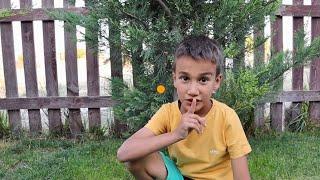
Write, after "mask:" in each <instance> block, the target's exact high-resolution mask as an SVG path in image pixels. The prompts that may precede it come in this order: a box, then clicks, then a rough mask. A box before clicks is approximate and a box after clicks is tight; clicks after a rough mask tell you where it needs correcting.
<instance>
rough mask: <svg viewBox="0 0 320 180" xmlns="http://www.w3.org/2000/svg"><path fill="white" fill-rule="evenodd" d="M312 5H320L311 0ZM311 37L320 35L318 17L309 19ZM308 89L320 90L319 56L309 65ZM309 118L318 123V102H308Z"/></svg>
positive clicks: (319, 119)
mask: <svg viewBox="0 0 320 180" xmlns="http://www.w3.org/2000/svg"><path fill="white" fill-rule="evenodd" d="M312 5H320V1H319V0H313V1H312ZM311 22H312V23H311V27H312V29H311V37H312V39H315V38H316V37H319V36H320V17H312V19H311ZM310 90H318V91H320V58H317V59H316V60H314V61H312V63H311V66H310ZM309 113H310V119H311V121H312V122H313V123H315V124H318V125H320V102H314V101H311V102H310V112H309Z"/></svg>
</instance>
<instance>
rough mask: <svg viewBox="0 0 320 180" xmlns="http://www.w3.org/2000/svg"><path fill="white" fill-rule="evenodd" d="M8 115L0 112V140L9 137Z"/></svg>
mask: <svg viewBox="0 0 320 180" xmlns="http://www.w3.org/2000/svg"><path fill="white" fill-rule="evenodd" d="M8 122H9V121H8V115H7V114H6V113H5V112H3V111H0V139H1V138H4V137H8V136H9V135H10V128H9V123H8Z"/></svg>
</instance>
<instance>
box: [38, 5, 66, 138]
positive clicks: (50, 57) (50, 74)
mask: <svg viewBox="0 0 320 180" xmlns="http://www.w3.org/2000/svg"><path fill="white" fill-rule="evenodd" d="M42 7H43V8H49V7H53V1H50V0H42ZM43 42H44V43H43V44H44V59H45V71H46V89H47V96H58V78H57V62H56V47H55V32H54V21H43ZM48 119H49V131H50V132H51V133H57V134H60V133H61V132H62V122H61V113H60V109H48Z"/></svg>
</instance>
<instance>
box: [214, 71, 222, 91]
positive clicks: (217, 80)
mask: <svg viewBox="0 0 320 180" xmlns="http://www.w3.org/2000/svg"><path fill="white" fill-rule="evenodd" d="M222 79H223V77H222V74H219V75H218V76H216V79H215V81H216V82H215V84H214V92H216V91H217V90H218V89H219V87H220V84H221V82H222Z"/></svg>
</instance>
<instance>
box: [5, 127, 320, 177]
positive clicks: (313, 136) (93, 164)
mask: <svg viewBox="0 0 320 180" xmlns="http://www.w3.org/2000/svg"><path fill="white" fill-rule="evenodd" d="M121 142H122V140H119V139H105V140H100V141H96V140H90V139H87V140H81V141H77V142H76V141H72V140H66V139H46V138H43V139H28V138H23V139H22V140H18V141H14V140H0V179H133V178H132V177H131V176H130V175H129V173H128V172H127V171H126V170H125V168H124V166H123V165H122V164H121V163H119V162H118V161H117V160H116V150H117V148H118V147H119V146H120V144H121ZM250 143H251V146H252V149H253V151H252V153H251V154H250V156H249V168H250V173H251V176H252V179H290V180H291V179H304V180H307V179H319V180H320V133H303V134H293V133H284V134H282V135H266V136H263V137H259V138H253V139H251V140H250Z"/></svg>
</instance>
